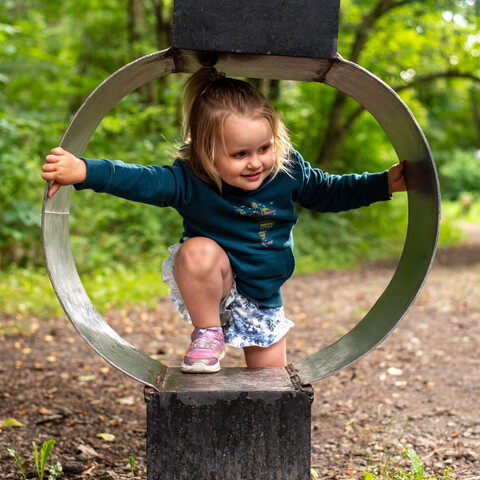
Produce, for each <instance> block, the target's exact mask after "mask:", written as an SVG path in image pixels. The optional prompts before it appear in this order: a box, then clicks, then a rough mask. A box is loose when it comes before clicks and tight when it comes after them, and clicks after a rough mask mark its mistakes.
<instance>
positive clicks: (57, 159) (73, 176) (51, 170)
mask: <svg viewBox="0 0 480 480" xmlns="http://www.w3.org/2000/svg"><path fill="white" fill-rule="evenodd" d="M45 160H46V161H47V163H45V164H44V165H43V167H42V169H43V173H42V178H43V179H44V180H47V181H53V183H52V184H51V186H50V188H49V190H48V198H52V197H53V195H55V193H56V192H57V191H58V189H59V188H60V187H61V186H62V185H73V184H75V183H83V182H84V181H85V179H86V178H87V166H86V164H85V162H84V161H83V160H80V159H79V158H77V157H75V156H74V155H72V154H71V153H70V152H67V151H66V150H64V149H63V148H61V147H56V148H53V149H52V150H51V151H50V154H49V155H47V156H46V157H45Z"/></svg>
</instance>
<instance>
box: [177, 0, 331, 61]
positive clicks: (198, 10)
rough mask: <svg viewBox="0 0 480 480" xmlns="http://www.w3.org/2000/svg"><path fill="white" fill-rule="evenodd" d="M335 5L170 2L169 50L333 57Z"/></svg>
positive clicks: (265, 0)
mask: <svg viewBox="0 0 480 480" xmlns="http://www.w3.org/2000/svg"><path fill="white" fill-rule="evenodd" d="M339 11H340V0H322V1H319V0H295V1H292V0H261V1H259V0H175V8H174V14H173V34H172V46H173V47H175V48H180V49H187V50H203V51H214V52H228V53H247V54H255V55H257V54H258V55H281V56H293V57H312V58H333V57H334V56H335V54H336V53H337V38H338V22H339Z"/></svg>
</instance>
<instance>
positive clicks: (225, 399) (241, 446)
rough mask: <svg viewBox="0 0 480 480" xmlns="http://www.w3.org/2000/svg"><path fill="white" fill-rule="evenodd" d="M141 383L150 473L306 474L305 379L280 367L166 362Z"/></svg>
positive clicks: (238, 478) (163, 476) (177, 476)
mask: <svg viewBox="0 0 480 480" xmlns="http://www.w3.org/2000/svg"><path fill="white" fill-rule="evenodd" d="M159 387H160V388H161V390H162V391H160V392H158V391H156V390H154V389H152V388H146V391H145V393H146V394H145V399H146V402H147V478H148V480H183V479H185V480H187V479H191V478H195V479H196V480H219V479H229V480H257V479H260V478H274V479H276V480H309V478H310V426H311V403H312V401H313V390H312V389H311V387H309V386H307V387H302V389H301V390H298V389H297V388H295V387H294V386H293V384H292V381H291V380H290V376H289V374H288V373H287V371H286V369H283V368H268V369H244V368H225V369H222V370H221V371H220V372H219V373H217V374H208V375H201V374H183V373H181V372H180V370H179V369H176V368H169V369H168V371H167V375H166V377H165V379H164V382H163V384H162V385H160V386H159Z"/></svg>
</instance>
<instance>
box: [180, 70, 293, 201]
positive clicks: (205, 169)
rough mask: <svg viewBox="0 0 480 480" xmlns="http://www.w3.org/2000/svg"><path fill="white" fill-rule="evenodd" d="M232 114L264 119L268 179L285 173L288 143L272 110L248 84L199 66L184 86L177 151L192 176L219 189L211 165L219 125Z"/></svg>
mask: <svg viewBox="0 0 480 480" xmlns="http://www.w3.org/2000/svg"><path fill="white" fill-rule="evenodd" d="M232 113H234V114H237V115H239V116H249V117H252V118H258V117H263V118H266V119H267V120H268V122H269V123H270V126H271V128H272V132H273V143H274V145H273V146H274V154H275V162H274V166H273V169H272V178H274V177H275V176H276V175H277V174H278V173H279V172H280V171H282V170H283V171H286V170H287V163H288V157H289V151H290V149H291V143H290V138H289V136H288V132H287V129H286V127H285V125H284V124H283V122H282V121H281V119H280V118H279V116H278V114H277V112H276V111H275V109H274V108H273V107H272V106H271V105H270V103H269V102H268V101H267V100H266V99H265V97H264V96H263V95H262V94H261V93H260V92H259V91H258V90H257V89H256V88H255V87H253V86H252V85H250V84H249V83H247V82H244V81H243V80H238V79H234V78H229V77H226V76H225V75H224V74H222V73H219V72H217V70H216V69H215V68H214V67H202V68H200V69H199V70H197V71H196V72H195V73H194V74H193V75H192V76H191V77H190V78H189V79H188V80H187V82H186V83H185V87H184V105H183V141H184V146H183V147H182V148H181V149H180V158H181V159H183V160H185V161H187V162H188V163H189V165H190V167H191V168H192V170H193V172H194V173H195V175H197V176H198V177H199V178H201V179H202V180H204V181H207V182H213V183H214V184H216V185H217V187H218V188H219V190H220V191H221V190H222V180H221V178H220V174H219V172H218V171H217V169H216V167H215V163H214V160H215V148H216V140H217V139H218V138H220V139H221V141H222V143H223V145H224V147H225V140H224V136H223V124H224V121H225V119H226V118H227V117H228V115H230V114H232Z"/></svg>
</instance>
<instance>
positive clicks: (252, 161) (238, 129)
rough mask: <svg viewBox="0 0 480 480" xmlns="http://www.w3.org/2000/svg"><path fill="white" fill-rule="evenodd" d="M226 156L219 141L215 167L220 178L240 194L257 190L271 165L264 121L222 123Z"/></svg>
mask: <svg viewBox="0 0 480 480" xmlns="http://www.w3.org/2000/svg"><path fill="white" fill-rule="evenodd" d="M223 136H224V140H225V146H226V152H225V149H224V147H223V144H222V142H221V140H220V139H218V140H217V145H216V148H215V152H216V155H215V160H214V164H215V167H216V169H217V171H218V173H219V175H220V178H221V179H222V180H223V181H224V182H225V183H228V184H229V185H231V186H233V187H237V188H241V189H242V190H255V189H257V188H258V187H259V186H260V185H261V184H262V182H263V180H265V178H267V177H268V176H269V175H270V172H271V171H272V168H273V165H274V163H275V152H274V143H273V132H272V127H271V126H270V123H269V121H268V120H267V119H266V118H264V117H254V118H252V117H248V116H239V115H237V114H231V115H229V116H228V117H227V118H226V119H225V121H224V123H223Z"/></svg>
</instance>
